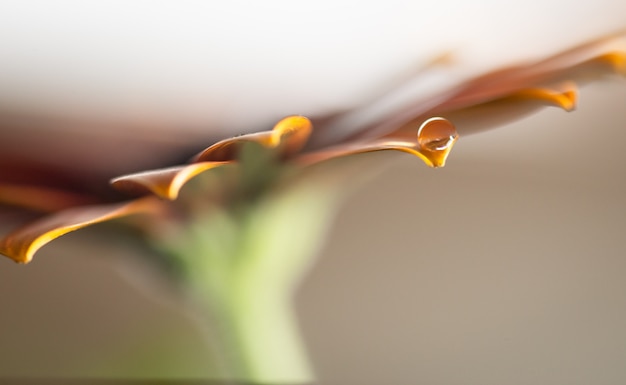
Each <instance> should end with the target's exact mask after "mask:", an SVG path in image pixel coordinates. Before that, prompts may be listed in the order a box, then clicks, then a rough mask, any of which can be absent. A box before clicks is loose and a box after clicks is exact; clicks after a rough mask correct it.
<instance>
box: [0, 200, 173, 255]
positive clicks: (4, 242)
mask: <svg viewBox="0 0 626 385" xmlns="http://www.w3.org/2000/svg"><path fill="white" fill-rule="evenodd" d="M162 209H163V206H162V203H161V202H160V201H159V200H157V199H156V198H153V197H149V198H143V199H138V200H135V201H131V202H127V203H120V204H113V205H101V206H85V207H76V208H72V209H68V210H65V211H61V212H58V213H56V214H53V215H50V216H47V217H45V218H43V219H41V220H38V221H35V222H31V223H29V224H27V225H26V226H24V227H21V228H19V229H17V230H15V231H13V232H12V233H10V234H9V235H7V236H5V237H4V238H2V239H0V254H3V255H6V256H7V257H9V258H11V259H13V260H14V261H15V262H18V263H28V262H30V261H31V260H32V258H33V255H34V254H35V252H37V250H39V249H40V248H41V247H43V246H44V245H46V244H47V243H48V242H50V241H52V240H54V239H56V238H58V237H60V236H62V235H64V234H67V233H69V232H72V231H75V230H79V229H81V228H83V227H87V226H90V225H93V224H96V223H100V222H105V221H110V220H113V219H117V218H122V217H126V216H128V215H133V214H139V213H157V212H162Z"/></svg>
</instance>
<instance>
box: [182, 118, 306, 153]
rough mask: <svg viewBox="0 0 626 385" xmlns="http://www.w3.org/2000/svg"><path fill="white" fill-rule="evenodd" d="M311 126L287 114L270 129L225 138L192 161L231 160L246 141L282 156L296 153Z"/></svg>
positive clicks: (302, 144)
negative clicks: (273, 149)
mask: <svg viewBox="0 0 626 385" xmlns="http://www.w3.org/2000/svg"><path fill="white" fill-rule="evenodd" d="M312 130H313V126H312V124H311V121H309V119H307V118H305V117H304V116H289V117H286V118H284V119H282V120H281V121H279V122H278V123H276V125H275V126H274V128H273V129H272V130H271V131H263V132H257V133H254V134H248V135H242V136H238V137H235V138H230V139H225V140H222V141H221V142H217V143H215V144H214V145H212V146H211V147H209V148H207V149H205V150H204V151H202V152H201V153H200V154H198V155H196V156H195V157H194V158H193V161H194V162H223V161H232V160H235V159H237V158H238V157H239V152H240V150H241V147H242V145H243V144H245V143H246V142H256V143H259V144H261V145H263V146H265V147H268V148H276V149H277V150H278V151H279V154H280V155H281V157H283V158H288V157H291V156H293V155H294V154H297V153H298V152H299V151H300V150H301V149H302V148H303V147H304V145H305V144H306V142H307V140H308V139H309V136H310V135H311V131H312Z"/></svg>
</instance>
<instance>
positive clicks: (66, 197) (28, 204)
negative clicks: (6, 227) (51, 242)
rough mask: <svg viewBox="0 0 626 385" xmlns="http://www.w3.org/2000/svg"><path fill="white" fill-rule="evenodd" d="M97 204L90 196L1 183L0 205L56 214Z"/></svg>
mask: <svg viewBox="0 0 626 385" xmlns="http://www.w3.org/2000/svg"><path fill="white" fill-rule="evenodd" d="M94 203H97V202H96V200H95V199H94V198H92V197H90V196H86V195H80V194H76V193H72V192H68V191H63V190H60V189H53V188H47V187H40V186H29V185H21V184H14V183H0V204H5V205H9V206H17V207H21V208H26V209H31V210H35V211H41V212H55V211H59V210H63V209H66V208H69V207H74V206H83V205H88V204H94Z"/></svg>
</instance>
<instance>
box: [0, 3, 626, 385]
mask: <svg viewBox="0 0 626 385" xmlns="http://www.w3.org/2000/svg"><path fill="white" fill-rule="evenodd" d="M413 3H415V4H413ZM103 4H104V3H103ZM103 4H101V5H99V6H95V5H94V3H86V2H55V3H54V4H53V3H47V2H43V1H41V2H10V1H4V2H3V3H2V4H1V5H0V21H1V22H0V32H1V33H0V47H1V48H2V52H3V54H2V55H3V61H2V64H1V65H0V68H2V71H0V89H2V91H0V101H1V103H2V104H1V107H2V110H3V111H9V112H11V113H14V112H15V111H18V112H19V113H23V114H34V115H42V116H47V114H52V115H55V116H56V115H61V116H70V117H72V116H76V117H78V118H81V119H85V120H87V121H90V120H94V121H100V120H107V121H113V122H121V123H124V124H120V126H123V127H129V126H130V127H142V128H141V130H139V131H137V132H134V131H125V132H119V131H115V130H112V128H113V127H116V125H115V124H108V125H106V127H108V128H107V131H106V132H103V131H101V130H95V129H91V130H90V129H89V128H85V127H82V128H73V129H75V130H79V131H80V132H74V133H73V132H70V133H69V134H68V133H67V132H65V131H63V130H61V133H59V131H52V130H47V129H46V127H41V128H39V129H38V130H35V131H20V132H6V131H5V132H1V134H2V137H3V138H14V137H20V138H22V139H20V141H18V142H17V143H18V144H19V145H25V144H26V143H28V140H27V139H28V138H29V137H34V135H37V137H38V138H39V139H37V140H39V141H40V142H41V143H46V141H48V142H49V141H50V139H51V138H55V137H59V136H58V135H61V136H60V137H62V138H65V139H66V140H67V142H66V143H65V144H63V146H65V148H67V151H69V152H71V151H80V150H77V149H76V148H75V147H80V146H72V145H71V144H72V143H73V142H72V141H71V140H70V139H69V138H71V137H72V136H73V135H75V136H77V137H79V138H83V139H82V142H81V143H88V142H89V139H90V138H93V140H94V141H95V142H96V143H98V142H97V140H99V139H100V138H101V137H111V138H113V139H111V140H110V142H102V143H110V144H109V146H112V147H113V148H114V145H115V143H123V142H120V141H119V140H118V139H117V138H120V137H124V138H132V140H134V142H131V143H133V144H136V145H140V144H141V143H142V142H141V140H140V139H137V137H141V135H150V136H151V137H152V135H154V136H155V137H159V138H163V139H162V140H161V141H160V142H159V143H161V144H160V145H161V147H162V148H164V151H165V152H167V151H168V150H167V149H168V148H170V149H171V148H172V147H171V146H172V145H171V142H172V141H173V140H176V142H175V143H182V144H180V146H181V147H184V146H185V145H186V143H187V141H191V140H192V139H195V138H199V137H203V136H204V135H205V134H206V135H207V136H211V137H213V136H214V135H219V132H226V131H229V130H233V132H235V133H236V132H239V131H242V130H246V129H248V128H249V127H250V126H251V125H252V126H253V127H254V128H253V129H257V127H258V125H265V124H268V123H271V122H272V121H273V120H275V119H276V118H278V117H281V116H284V115H288V114H293V113H304V114H313V115H315V114H321V113H323V112H327V111H333V110H335V109H340V108H343V107H349V106H352V105H354V104H356V103H358V102H359V100H360V99H359V98H360V97H361V95H363V94H368V93H369V92H373V91H375V90H377V89H378V88H380V87H384V85H385V83H386V82H388V81H390V80H393V78H394V77H395V76H397V75H398V73H401V72H402V71H405V70H406V69H407V68H410V67H411V66H412V65H413V64H414V63H420V62H421V61H425V60H427V59H429V58H430V57H431V55H436V54H438V53H441V52H442V51H446V50H455V51H458V59H457V61H458V63H461V64H462V65H461V66H460V67H454V66H452V69H450V73H451V75H450V76H449V77H442V76H439V77H437V78H436V79H435V80H433V84H432V85H431V86H432V87H433V88H437V87H442V86H443V85H445V84H447V83H446V82H452V81H455V79H460V78H463V77H464V76H468V75H469V74H471V73H474V72H475V71H478V70H480V69H486V68H492V67H494V66H496V65H500V64H504V63H507V62H511V61H515V60H517V59H520V58H526V57H539V56H542V55H545V54H548V53H552V52H555V51H557V50H558V49H562V48H565V47H567V46H568V45H571V44H574V43H577V42H581V41H584V40H585V39H588V38H592V37H595V36H598V35H601V34H603V33H606V32H610V31H612V30H615V29H617V28H619V27H623V26H624V25H625V24H626V17H624V16H623V15H625V14H626V5H625V4H624V3H623V2H619V1H608V0H603V1H595V2H588V3H586V2H585V3H580V4H577V5H574V4H571V3H569V2H565V1H542V2H525V3H523V4H521V3H520V5H518V6H517V7H516V6H511V5H510V4H506V3H498V2H493V3H491V2H488V1H483V2H479V3H476V2H474V3H472V4H471V5H470V4H469V3H467V4H465V3H460V2H459V3H457V2H437V4H430V3H423V2H419V3H418V2H409V3H408V4H407V3H405V2H385V3H384V4H383V5H381V4H377V3H373V2H361V3H359V2H347V1H345V2H333V3H330V2H328V3H327V2H315V4H313V3H311V4H309V5H307V6H306V7H305V8H300V7H301V6H299V5H294V4H292V3H288V4H287V3H286V4H281V3H278V2H274V3H272V2H263V3H262V4H263V5H261V3H259V4H257V5H254V4H239V3H238V2H232V3H229V4H232V5H229V6H222V5H220V6H217V5H210V3H200V2H197V3H196V2H180V3H173V2H172V3H167V2H158V3H152V2H132V3H131V4H128V3H123V2H107V3H106V4H107V5H106V6H105V5H103ZM179 4H180V5H179ZM207 4H209V5H207ZM270 42H271V44H270ZM425 83H428V82H425ZM625 100H626V86H625V84H624V82H623V81H622V82H616V83H609V84H596V85H592V86H591V87H589V88H586V89H584V90H583V92H582V95H581V100H580V107H579V109H578V111H576V112H574V113H569V114H567V113H564V112H563V111H561V110H556V109H550V110H546V111H544V112H542V113H541V114H539V115H536V116H534V117H531V118H529V119H526V120H524V121H522V122H517V123H515V124H511V125H509V126H506V127H503V128H501V129H498V130H495V131H491V132H488V133H483V134H480V135H475V136H471V137H468V138H462V139H461V140H460V141H459V143H458V144H457V148H456V149H455V151H454V152H453V154H452V156H451V158H450V159H449V161H448V165H447V166H446V168H445V169H442V170H431V169H427V168H426V167H424V166H423V164H421V162H419V161H416V160H415V159H413V158H411V157H409V156H402V155H401V154H394V155H396V156H395V157H396V158H397V161H396V163H395V164H394V165H393V167H391V168H389V169H388V171H386V172H385V173H384V174H382V175H380V176H379V177H377V179H375V180H373V181H372V182H371V183H370V184H369V185H367V186H366V187H365V188H363V189H362V190H360V191H359V192H358V193H357V194H356V195H355V196H353V197H352V199H351V200H350V201H349V202H348V204H347V205H346V206H345V208H344V210H343V211H342V212H341V213H340V215H339V217H338V220H337V223H336V226H335V229H334V231H333V233H332V236H331V238H330V240H329V244H328V246H327V248H326V249H325V250H324V251H323V253H322V255H321V256H320V260H319V262H318V264H317V265H316V267H315V268H314V270H313V271H312V274H311V276H310V278H309V279H308V280H307V281H306V282H305V284H304V286H303V288H302V290H301V292H300V293H299V296H298V310H299V314H300V316H301V322H302V326H303V329H304V333H305V338H306V340H307V342H308V344H309V348H310V350H311V355H312V358H313V361H314V364H315V365H316V367H317V369H318V371H319V375H320V377H321V381H322V382H329V383H331V382H332V383H355V384H356V383H364V382H369V383H371V382H389V383H394V382H395V383H398V382H400V383H404V382H420V383H438V384H502V383H513V382H515V383H550V384H588V383H594V384H615V383H622V382H624V381H626V369H624V366H623V362H624V361H625V360H626V331H624V327H623V325H624V324H626V322H625V321H626V305H625V304H626V300H625V299H626V284H625V283H624V280H623V277H624V276H625V275H626V259H625V257H624V256H625V255H626V242H625V241H624V239H623V230H624V228H625V227H624V226H625V225H626V223H625V222H624V218H626V202H624V199H623V196H624V194H625V193H626V185H625V184H624V180H623V174H624V170H625V169H626V157H624V156H623V151H622V143H624V139H626V133H625V130H624V129H626V123H625V122H626V111H625V110H624V108H623V106H624V101H625ZM146 127H148V128H150V129H148V128H146ZM261 128H266V127H265V126H263V127H261ZM57 129H58V127H57ZM5 130H6V129H5ZM142 130H143V131H142ZM203 130H207V131H211V132H210V135H209V133H208V132H207V133H205V132H203ZM231 133H232V132H231ZM7 143H10V141H9V140H4V144H2V143H0V146H2V145H4V146H9V145H8V144H7ZM203 144H205V143H203ZM11 146H15V144H13V145H11ZM53 146H55V145H54V144H53ZM56 146H61V145H60V144H57V145H56ZM103 146H104V144H103ZM91 148H95V149H97V148H98V146H93V145H92V147H91ZM175 148H176V149H177V148H178V147H175ZM12 151H17V149H15V148H12ZM83 151H84V150H83ZM169 151H171V154H175V153H176V151H175V150H169ZM148 154H149V153H147V152H146V153H142V156H141V157H142V158H143V157H145V156H148ZM100 156H103V157H105V158H106V156H110V157H111V158H115V154H108V153H107V151H104V150H103V149H101V154H100ZM154 156H158V154H155V155H154ZM168 156H169V155H168ZM172 156H173V155H172ZM94 159H98V158H97V157H95V156H94ZM142 162H147V161H144V160H143V159H142ZM103 168H106V167H105V166H103ZM119 168H123V165H121V166H119ZM87 245H89V246H90V247H88V248H87V247H86V246H87ZM136 252H137V250H135V249H134V248H133V247H132V245H127V244H124V243H122V242H120V243H119V244H111V243H109V242H104V241H102V240H101V239H99V238H97V237H94V234H93V233H91V232H89V231H87V232H84V233H76V234H72V235H69V236H67V237H65V238H64V239H62V240H60V241H59V242H58V243H55V244H53V245H50V246H48V247H46V248H45V249H43V250H42V252H41V255H40V256H39V258H38V259H37V260H36V261H35V262H34V263H32V264H31V265H29V266H26V267H25V266H16V265H14V264H13V263H12V262H10V261H9V260H5V259H3V260H0V276H1V277H0V306H2V312H1V314H2V316H1V317H0V376H2V375H65V376H66V375H98V376H105V375H108V376H161V375H165V376H175V377H177V376H178V377H180V376H182V377H186V376H199V375H206V374H207V372H206V370H205V369H203V368H202V366H201V365H202V364H203V355H204V354H206V348H205V347H204V346H203V345H202V341H201V340H200V339H199V332H197V330H196V329H195V326H194V323H193V321H192V320H190V318H189V317H187V316H186V315H185V313H183V312H182V311H181V306H178V305H176V304H175V301H174V300H175V299H176V296H175V294H171V293H169V292H168V291H167V288H162V289H161V291H160V292H159V293H161V295H162V297H163V298H161V300H163V301H160V300H159V299H157V300H156V301H154V299H155V298H154V297H151V294H148V292H147V291H145V290H144V291H142V289H141V288H142V285H141V283H139V282H134V283H133V282H132V280H129V279H128V275H129V269H132V268H130V267H128V264H127V263H120V262H128V261H133V260H134V259H133V254H135V253H136ZM134 266H137V267H136V268H146V267H145V266H144V265H139V264H135V265H134ZM120 270H121V271H122V273H121V274H120ZM135 277H136V276H135ZM142 277H143V275H142ZM135 279H136V278H135ZM138 288H139V290H138ZM164 303H165V304H164Z"/></svg>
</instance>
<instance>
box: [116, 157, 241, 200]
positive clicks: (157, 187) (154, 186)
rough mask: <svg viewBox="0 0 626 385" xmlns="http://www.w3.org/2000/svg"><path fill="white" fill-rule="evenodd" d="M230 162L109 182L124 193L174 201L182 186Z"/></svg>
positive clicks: (197, 164)
mask: <svg viewBox="0 0 626 385" xmlns="http://www.w3.org/2000/svg"><path fill="white" fill-rule="evenodd" d="M229 163H231V162H199V163H192V164H188V165H184V166H176V167H168V168H162V169H159V170H151V171H144V172H139V173H136V174H130V175H124V176H120V177H118V178H115V179H113V180H111V184H112V185H113V186H114V187H116V188H118V189H120V190H122V191H126V192H130V193H145V192H151V193H153V194H155V195H157V196H159V197H161V198H164V199H168V200H175V199H176V198H178V193H179V192H180V189H181V188H183V186H184V185H185V184H186V183H187V182H188V181H189V180H191V179H192V178H193V177H195V176H197V175H198V174H200V173H202V172H204V171H208V170H210V169H213V168H216V167H219V166H222V165H224V164H229Z"/></svg>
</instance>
